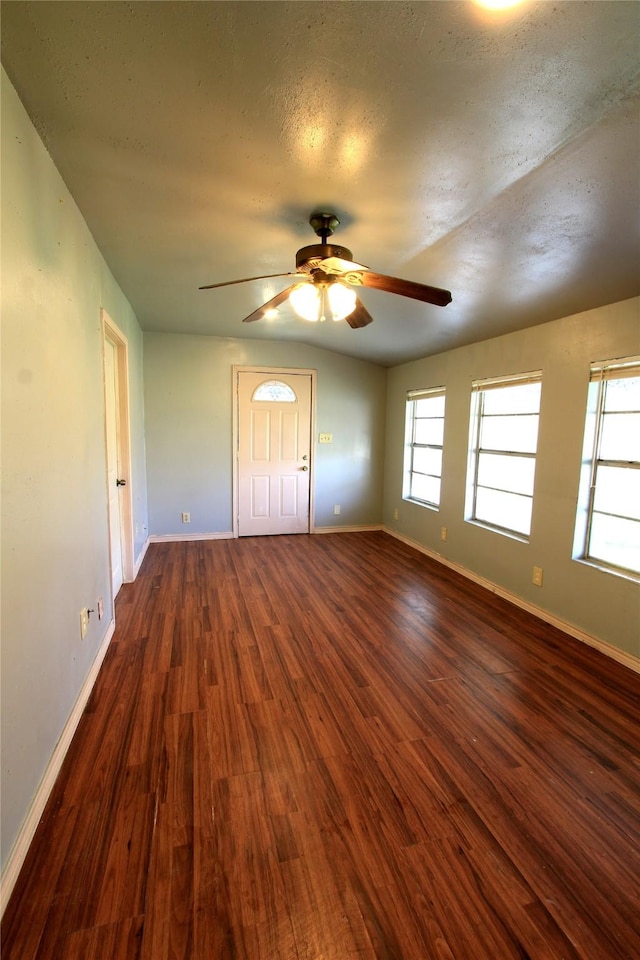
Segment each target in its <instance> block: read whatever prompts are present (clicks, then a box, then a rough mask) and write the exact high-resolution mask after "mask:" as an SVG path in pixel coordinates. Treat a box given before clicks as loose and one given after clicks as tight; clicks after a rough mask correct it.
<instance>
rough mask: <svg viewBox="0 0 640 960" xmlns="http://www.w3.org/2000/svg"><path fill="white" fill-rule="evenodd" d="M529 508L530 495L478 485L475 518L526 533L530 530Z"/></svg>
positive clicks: (530, 503) (530, 506) (530, 502)
mask: <svg viewBox="0 0 640 960" xmlns="http://www.w3.org/2000/svg"><path fill="white" fill-rule="evenodd" d="M531 508H532V500H531V497H523V496H520V495H519V494H516V493H500V492H499V491H497V490H487V489H485V488H484V487H478V491H477V495H476V512H475V519H476V520H482V521H483V522H484V523H491V524H495V525H496V526H498V527H506V529H507V530H515V531H516V532H517V533H524V534H527V535H528V534H529V533H530V531H531Z"/></svg>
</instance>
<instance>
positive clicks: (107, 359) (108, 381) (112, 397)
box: [104, 339, 123, 597]
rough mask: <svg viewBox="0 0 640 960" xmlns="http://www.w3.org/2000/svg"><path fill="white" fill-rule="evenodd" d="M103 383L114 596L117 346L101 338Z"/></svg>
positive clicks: (117, 568) (118, 529)
mask: <svg viewBox="0 0 640 960" xmlns="http://www.w3.org/2000/svg"><path fill="white" fill-rule="evenodd" d="M104 385H105V405H106V435H107V484H108V490H109V535H110V539H111V580H112V583H113V596H114V597H115V596H116V594H117V592H118V590H119V589H120V587H121V586H122V579H123V573H122V514H121V510H120V486H119V485H118V480H119V479H120V462H119V440H118V396H119V391H118V364H117V358H116V347H115V344H113V343H112V342H111V341H110V340H108V339H105V341H104Z"/></svg>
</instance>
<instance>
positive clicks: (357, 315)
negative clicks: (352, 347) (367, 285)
mask: <svg viewBox="0 0 640 960" xmlns="http://www.w3.org/2000/svg"><path fill="white" fill-rule="evenodd" d="M345 320H346V321H347V323H348V324H349V326H350V327H353V329H354V330H356V329H357V328H358V327H366V326H367V324H369V323H373V317H372V316H371V314H370V313H369V311H368V310H367V308H366V307H365V305H364V303H363V302H362V300H360V298H359V297H358V298H356V306H355V310H353V312H352V313H350V314H349V316H348V317H345Z"/></svg>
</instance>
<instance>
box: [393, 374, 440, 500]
mask: <svg viewBox="0 0 640 960" xmlns="http://www.w3.org/2000/svg"><path fill="white" fill-rule="evenodd" d="M440 397H442V399H443V401H444V405H445V414H443V417H442V419H443V421H444V418H445V415H446V388H445V387H428V388H425V389H421V390H408V391H407V400H406V406H405V446H404V452H405V453H404V478H403V489H402V499H403V500H409V501H411V503H417V504H419V505H420V506H422V507H429V508H430V509H431V510H439V509H440V500H441V493H442V456H443V450H444V423H443V442H442V443H440V444H438V443H417V442H416V440H415V428H416V419H417V418H416V407H417V403H418V401H419V400H430V399H436V398H440ZM438 419H440V418H438ZM416 449H427V450H438V451H439V452H440V473H424V472H423V471H418V470H414V464H413V461H414V452H415V450H416ZM416 474H420V475H421V476H428V477H432V478H435V479H437V480H438V481H439V487H438V500H437V502H436V501H434V500H424V499H423V498H421V497H416V496H414V495H413V493H412V486H413V477H414V476H415V475H416Z"/></svg>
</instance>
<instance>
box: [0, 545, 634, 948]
mask: <svg viewBox="0 0 640 960" xmlns="http://www.w3.org/2000/svg"><path fill="white" fill-rule="evenodd" d="M639 693H640V678H639V677H638V675H636V674H634V673H632V672H631V671H628V670H626V669H625V668H623V667H622V666H620V665H619V664H617V663H615V662H613V661H611V660H609V659H607V658H605V657H603V656H602V655H600V654H599V653H597V652H596V651H594V650H592V649H590V648H588V647H585V646H583V645H581V644H579V643H578V642H577V641H574V640H572V639H571V638H569V637H567V636H565V635H564V634H562V633H560V632H559V631H557V630H555V629H553V628H550V627H549V626H546V625H545V624H543V623H541V622H540V621H538V620H536V619H535V618H533V617H531V616H529V615H528V614H525V613H523V612H522V611H520V610H518V609H517V608H515V607H513V606H511V605H510V604H508V603H506V602H503V601H501V600H500V599H499V598H497V597H495V596H494V595H492V594H490V593H488V592H486V591H484V590H482V589H481V588H479V587H477V586H475V585H474V584H472V583H471V582H469V581H467V580H464V579H463V578H461V577H458V576H457V575H456V574H454V573H453V572H451V571H449V570H447V568H445V567H442V566H440V565H438V564H437V563H434V562H432V561H430V560H428V559H427V558H425V557H423V556H421V555H420V554H418V553H416V552H414V551H412V550H411V549H409V548H408V547H405V546H404V545H403V544H401V543H399V542H397V541H395V540H394V539H392V538H391V537H388V536H386V535H385V534H382V533H359V534H341V535H334V536H316V537H306V536H299V537H265V538H255V539H245V540H236V541H213V542H212V541H209V542H195V543H193V542H192V543H181V544H177V543H174V544H154V545H153V546H151V547H150V549H149V552H148V554H147V557H146V559H145V561H144V564H143V567H142V570H141V572H140V574H139V576H138V579H137V581H136V582H135V583H134V584H129V585H126V586H125V587H123V589H122V591H121V594H120V596H119V599H118V603H117V630H116V633H115V636H114V639H113V642H112V644H111V646H110V648H109V651H108V654H107V657H106V659H105V663H104V666H103V668H102V670H101V672H100V675H99V677H98V681H97V683H96V686H95V689H94V692H93V695H92V697H91V699H90V702H89V704H88V706H87V709H86V711H85V713H84V715H83V717H82V720H81V723H80V725H79V728H78V731H77V734H76V736H75V738H74V740H73V743H72V746H71V748H70V751H69V754H68V756H67V758H66V761H65V764H64V768H63V771H62V774H61V776H60V778H59V780H58V782H57V784H56V786H55V788H54V791H53V794H52V796H51V800H50V803H49V805H48V807H47V810H46V812H45V815H44V817H43V820H42V823H41V825H40V827H39V829H38V832H37V834H36V837H35V840H34V843H33V845H32V848H31V850H30V853H29V855H28V858H27V861H26V863H25V866H24V869H23V871H22V874H21V876H20V879H19V881H18V883H17V885H16V888H15V891H14V895H13V897H12V900H11V902H10V904H9V906H8V908H7V911H6V913H5V917H4V922H3V927H2V933H3V952H2V957H3V960H31V958H38V960H45V958H47V960H49V958H51V960H71V958H74V960H75V958H78V960H91V958H95V960H119V958H123V960H124V958H127V960H129V958H131V960H133V958H136V960H138V958H141V960H169V958H171V960H174V958H180V960H183V958H184V960H356V958H358V960H374V958H378V960H428V958H434V960H435V958H437V960H452V958H453V960H484V958H487V960H501V958H507V957H514V958H515V957H517V958H526V957H529V958H533V960H544V958H553V960H558V958H563V960H575V958H583V960H584V958H587V960H604V958H616V960H617V958H629V960H631V958H634V960H637V958H638V957H639V956H640V848H639V836H640V789H639V787H640V768H639V761H638V736H639V729H640V724H639V720H640V716H639V713H640V710H639ZM34 709H37V706H35V707H34Z"/></svg>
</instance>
